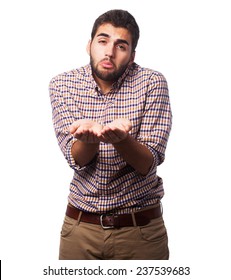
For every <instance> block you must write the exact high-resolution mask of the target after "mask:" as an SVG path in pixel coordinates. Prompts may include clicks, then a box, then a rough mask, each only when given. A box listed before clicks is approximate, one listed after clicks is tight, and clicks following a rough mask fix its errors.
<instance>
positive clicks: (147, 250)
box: [59, 216, 169, 260]
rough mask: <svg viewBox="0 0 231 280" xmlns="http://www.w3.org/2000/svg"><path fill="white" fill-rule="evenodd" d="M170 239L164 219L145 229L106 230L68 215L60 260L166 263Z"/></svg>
mask: <svg viewBox="0 0 231 280" xmlns="http://www.w3.org/2000/svg"><path fill="white" fill-rule="evenodd" d="M168 258H169V250H168V237H167V231H166V228H165V225H164V221H163V218H162V217H159V218H157V219H153V220H151V222H150V223H149V224H148V225H146V226H134V227H122V228H119V229H103V228H102V227H101V226H100V225H94V224H89V223H84V222H80V223H78V221H77V220H75V219H72V218H70V217H67V216H65V219H64V223H63V226H62V231H61V239H60V251H59V259H60V260H167V259H168Z"/></svg>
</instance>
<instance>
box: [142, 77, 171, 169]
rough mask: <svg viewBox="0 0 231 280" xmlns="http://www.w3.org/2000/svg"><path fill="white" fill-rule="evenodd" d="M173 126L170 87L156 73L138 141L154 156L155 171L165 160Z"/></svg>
mask: <svg viewBox="0 0 231 280" xmlns="http://www.w3.org/2000/svg"><path fill="white" fill-rule="evenodd" d="M171 126H172V113H171V107H170V100H169V93H168V85H167V81H166V79H165V77H164V76H163V75H162V74H161V73H159V72H154V73H153V74H152V75H151V76H150V79H149V83H148V87H147V93H146V103H145V108H144V113H143V119H142V122H141V126H140V132H139V135H138V138H137V140H138V141H140V142H141V143H142V144H143V145H145V146H146V147H147V148H148V149H149V150H150V151H151V153H152V154H153V157H154V162H153V166H152V168H151V169H150V171H151V170H153V169H154V168H156V166H157V165H160V164H161V163H162V162H163V161H164V159H165V150H166V146H167V141H168V138H169V134H170V130H171Z"/></svg>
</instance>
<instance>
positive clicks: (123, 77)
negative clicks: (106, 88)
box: [86, 63, 135, 91]
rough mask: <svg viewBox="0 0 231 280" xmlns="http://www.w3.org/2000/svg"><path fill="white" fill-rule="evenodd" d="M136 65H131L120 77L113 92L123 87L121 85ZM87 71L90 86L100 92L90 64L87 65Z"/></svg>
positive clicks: (113, 87)
mask: <svg viewBox="0 0 231 280" xmlns="http://www.w3.org/2000/svg"><path fill="white" fill-rule="evenodd" d="M134 65H135V63H132V64H131V65H129V66H128V67H127V68H126V70H125V71H124V73H123V74H122V76H120V77H119V79H118V80H117V81H116V82H114V84H113V85H112V89H113V90H118V89H119V88H120V87H121V85H122V84H123V82H124V80H125V78H126V77H127V76H128V74H129V72H130V70H131V69H133V68H134ZM86 70H87V74H88V79H89V84H91V85H92V86H91V88H92V89H95V90H97V91H98V90H99V86H98V85H97V83H96V81H95V79H94V78H93V75H92V69H91V65H90V64H87V65H86ZM89 84H88V88H89Z"/></svg>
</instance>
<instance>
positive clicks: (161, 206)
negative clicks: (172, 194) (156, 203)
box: [160, 201, 164, 216]
mask: <svg viewBox="0 0 231 280" xmlns="http://www.w3.org/2000/svg"><path fill="white" fill-rule="evenodd" d="M160 212H161V215H162V216H163V213H164V208H163V204H162V202H161V201H160Z"/></svg>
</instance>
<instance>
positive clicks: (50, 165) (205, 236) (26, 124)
mask: <svg viewBox="0 0 231 280" xmlns="http://www.w3.org/2000/svg"><path fill="white" fill-rule="evenodd" d="M228 2H229V1H225V0H219V1H213V0H210V1H206V0H200V1H197V0H196V1H195V0H194V1H186V0H174V1H171V0H161V1H159V0H158V1H157V0H146V1H135V0H133V1H124V0H122V1H121V0H117V1H113V0H111V1H104V0H101V1H89V0H85V1H77V0H75V1H74V0H65V1H64V0H62V1H61V0H46V1H45V0H40V1H29V0H28V1H26V0H21V1H16V0H14V1H12V0H9V1H2V2H1V4H0V21H1V22H0V26H1V33H0V36H1V37H0V40H1V44H0V47H1V52H0V56H1V57H0V65H1V76H0V77H1V87H0V90H1V97H0V98H1V102H0V114H1V115H0V122H1V126H0V129H1V137H0V141H1V145H0V149H1V155H0V159H1V175H0V176H1V177H0V180H1V186H0V187H1V189H0V191H1V194H0V215H1V220H0V222H1V228H0V234H1V236H0V259H1V260H2V267H3V272H2V273H3V276H4V277H3V279H4V280H5V279H42V278H43V275H42V269H43V268H46V267H47V266H48V265H53V266H57V267H60V266H61V265H64V264H63V263H62V262H60V261H57V258H58V246H59V232H60V228H61V224H62V219H63V216H64V211H65V207H66V203H67V195H68V188H69V182H70V180H71V177H72V170H70V168H69V166H68V165H67V163H66V162H65V159H64V157H63V155H62V154H61V152H60V150H59V147H58V144H57V141H56V138H55V135H54V131H53V126H52V120H51V108H50V100H49V93H48V84H49V81H50V79H51V78H52V77H53V76H55V75H57V74H59V73H61V72H64V71H67V70H71V69H73V68H77V67H80V66H82V65H85V64H87V63H88V61H89V58H88V55H87V53H86V51H85V48H86V44H87V42H88V39H89V38H90V32H91V28H92V25H93V22H94V20H95V19H96V18H97V17H98V16H99V15H100V14H102V13H103V12H105V11H107V10H109V9H114V8H121V9H127V10H128V11H129V12H131V13H132V14H133V15H134V16H135V18H136V20H137V22H138V24H139V26H140V30H141V37H140V41H139V44H138V48H137V55H136V62H137V63H138V64H140V65H142V66H145V67H149V68H152V69H155V70H158V71H160V72H162V73H163V74H164V75H165V77H166V78H167V80H168V84H169V90H170V98H171V104H172V111H173V116H174V118H173V129H172V132H171V136H170V139H169V144H168V147H167V153H166V161H165V162H164V163H163V165H162V166H160V168H159V175H160V176H161V177H162V178H163V180H164V184H165V191H166V195H165V197H164V199H163V205H164V217H165V222H166V226H167V229H168V234H169V247H170V251H171V256H170V257H171V258H170V261H168V262H161V263H159V262H153V261H152V262H144V261H143V262H139V263H138V264H139V265H147V264H149V265H151V266H155V265H156V264H159V265H172V266H175V265H178V266H191V270H192V275H191V276H190V277H185V278H182V277H181V279H203V277H206V278H208V279H209V277H212V276H213V277H214V278H215V277H220V279H227V276H228V269H227V266H228V264H229V259H230V250H231V246H230V236H231V230H230V228H231V227H230V211H231V209H230V187H231V182H230V170H229V169H230V158H231V149H230V143H231V137H230V120H231V113H230V94H231V86H230V74H231V73H230V64H231V57H230V50H231V44H230V26H231V20H230V11H229V9H230V6H229V5H228V4H229V3H228ZM115 263H117V262H113V263H111V262H106V263H105V262H103V264H104V265H108V264H110V265H111V266H112V264H115ZM125 263H126V262H123V264H125ZM85 264H86V265H89V263H87V262H86V263H85ZM100 264H101V265H102V263H100ZM65 265H68V263H67V262H65ZM78 265H79V263H78V262H75V263H72V267H77V266H78ZM91 265H92V264H91ZM119 265H122V264H121V262H120V264H119ZM136 265H137V263H136V262H134V263H133V262H131V261H130V262H129V263H128V264H127V266H128V267H135V266H136ZM117 266H118V265H117ZM44 277H45V276H44ZM53 278H54V276H53ZM147 278H148V276H146V279H147ZM152 278H153V277H152ZM170 278H171V277H169V279H170ZM60 279H61V278H60ZM70 279H74V278H73V277H72V278H70Z"/></svg>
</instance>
